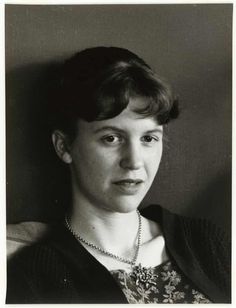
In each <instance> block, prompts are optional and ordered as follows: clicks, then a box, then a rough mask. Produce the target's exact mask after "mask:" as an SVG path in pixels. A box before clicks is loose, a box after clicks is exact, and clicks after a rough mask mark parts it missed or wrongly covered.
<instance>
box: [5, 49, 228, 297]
mask: <svg viewBox="0 0 236 308" xmlns="http://www.w3.org/2000/svg"><path fill="white" fill-rule="evenodd" d="M52 103H53V107H52V111H53V112H52V114H53V119H52V124H53V125H52V126H53V129H52V141H53V145H54V148H55V151H56V153H57V155H58V156H59V158H60V159H61V160H62V161H63V162H64V163H65V164H67V165H68V167H69V169H70V174H71V185H72V202H71V205H70V207H69V209H68V212H67V214H66V216H65V221H64V222H63V223H61V224H58V225H56V226H54V228H53V232H51V234H49V235H48V236H47V237H46V238H45V239H43V240H42V241H41V242H40V243H38V244H36V245H34V246H32V247H29V248H26V249H25V250H24V251H23V252H21V253H20V254H19V255H17V256H16V257H15V258H14V259H13V260H12V261H11V262H10V264H9V265H8V287H7V303H211V302H217V303H219V302H229V301H230V287H229V285H230V281H229V276H230V269H229V263H230V262H229V257H227V253H228V256H229V246H227V240H226V239H225V238H224V237H223V235H222V234H221V233H220V232H219V231H218V230H217V229H216V228H214V227H213V226H211V225H210V224H209V223H208V222H205V221H203V220H194V219H189V218H184V217H181V216H178V215H175V214H172V213H169V212H168V211H166V210H164V209H161V208H160V207H159V206H157V205H153V206H150V207H148V208H146V209H144V210H142V211H140V212H139V210H138V207H139V205H140V203H141V201H142V199H143V198H144V196H145V195H146V193H147V191H148V190H149V188H150V186H151V184H152V182H153V179H154V177H155V175H156V172H157V170H158V167H159V163H160V161H161V156H162V145H163V141H162V139H163V125H164V124H166V123H167V122H169V121H170V120H171V119H173V118H176V117H177V115H178V106H177V101H176V100H175V99H174V98H173V96H172V93H171V91H170V89H169V87H168V86H167V85H166V84H165V83H164V82H163V81H162V80H161V79H160V78H159V77H157V76H156V75H155V74H154V72H153V71H152V70H151V68H150V67H149V66H148V65H147V64H146V63H145V62H144V61H143V60H142V59H140V58H139V57H138V56H136V55H135V54H133V53H132V52H130V51H128V50H126V49H121V48H115V47H110V48H106V47H97V48H91V49H87V50H84V51H82V52H79V53H77V54H76V55H75V56H74V57H72V58H71V59H69V60H68V61H66V62H65V63H64V65H63V68H62V72H61V79H60V86H59V88H58V90H57V95H56V97H54V100H53V102H52Z"/></svg>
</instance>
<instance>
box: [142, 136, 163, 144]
mask: <svg viewBox="0 0 236 308" xmlns="http://www.w3.org/2000/svg"><path fill="white" fill-rule="evenodd" d="M141 140H142V142H144V143H147V144H153V143H155V142H158V141H159V140H160V138H159V137H157V136H150V135H146V136H143V137H142V138H141Z"/></svg>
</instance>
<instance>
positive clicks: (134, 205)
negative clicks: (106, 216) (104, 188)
mask: <svg viewBox="0 0 236 308" xmlns="http://www.w3.org/2000/svg"><path fill="white" fill-rule="evenodd" d="M142 199H143V198H142ZM142 199H138V201H137V200H125V198H121V200H119V201H118V202H117V200H116V201H113V202H112V203H110V204H112V207H109V209H110V210H111V211H113V212H117V213H130V212H133V211H136V210H137V209H138V207H139V205H140V203H141V201H142Z"/></svg>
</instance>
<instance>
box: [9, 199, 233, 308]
mask: <svg viewBox="0 0 236 308" xmlns="http://www.w3.org/2000/svg"><path fill="white" fill-rule="evenodd" d="M141 213H142V215H143V216H145V217H147V218H149V219H152V220H154V221H156V222H158V223H159V224H160V225H161V227H162V230H163V233H164V237H165V241H166V248H167V252H168V255H169V257H170V258H171V259H173V260H174V262H175V263H176V264H177V266H178V267H179V269H180V270H181V271H182V273H183V274H184V275H185V276H187V277H188V279H189V280H190V281H191V282H192V283H193V285H195V286H196V287H197V288H198V289H199V290H200V291H201V292H202V293H203V294H205V295H206V296H207V297H208V298H209V299H210V300H211V301H212V302H214V303H230V301H231V295H230V283H231V280H230V272H231V271H230V264H231V260H230V256H231V252H230V251H231V247H230V243H229V241H228V240H227V238H226V237H225V235H224V234H223V233H222V232H221V231H220V230H219V229H217V227H216V226H214V225H213V224H211V223H210V222H208V221H206V220H204V219H194V218H187V217H183V216H180V215H177V214H173V213H170V212H169V211H167V210H164V209H162V208H160V207H159V206H157V205H153V206H150V207H148V208H146V209H144V210H142V211H141ZM53 229H54V231H53V232H51V234H50V235H48V236H47V237H46V238H44V239H43V240H42V241H41V242H39V243H37V244H35V245H32V246H31V247H26V248H25V249H24V250H22V251H21V252H20V253H19V254H17V255H16V256H15V257H13V258H12V259H11V260H10V262H9V264H8V271H7V297H6V303H8V304H17V303H18V304H19V303H22V304H23V303H29V304H30V303H89V304H95V303H96V304H101V303H113V304H114V303H124V304H125V303H126V304H127V300H126V297H125V296H124V294H123V292H122V291H121V289H120V288H119V286H118V285H117V283H116V282H115V280H114V278H113V277H112V275H111V273H110V272H109V271H108V270H107V269H106V268H105V267H104V266H103V265H102V264H101V263H99V262H98V261H97V260H96V259H95V258H94V257H93V256H92V255H91V254H90V253H89V252H88V251H87V250H86V249H85V248H84V247H83V246H82V245H81V244H79V243H78V241H77V240H76V239H75V238H74V237H73V236H72V234H71V233H70V232H69V231H68V230H67V229H66V228H65V227H64V226H63V224H58V225H55V226H54V228H53Z"/></svg>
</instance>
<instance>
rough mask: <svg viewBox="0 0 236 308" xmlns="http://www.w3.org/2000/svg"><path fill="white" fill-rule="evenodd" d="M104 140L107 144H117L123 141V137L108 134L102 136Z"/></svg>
mask: <svg viewBox="0 0 236 308" xmlns="http://www.w3.org/2000/svg"><path fill="white" fill-rule="evenodd" d="M102 141H103V142H104V143H105V144H109V145H116V144H119V143H120V142H121V137H120V136H117V135H108V136H104V137H102Z"/></svg>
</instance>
